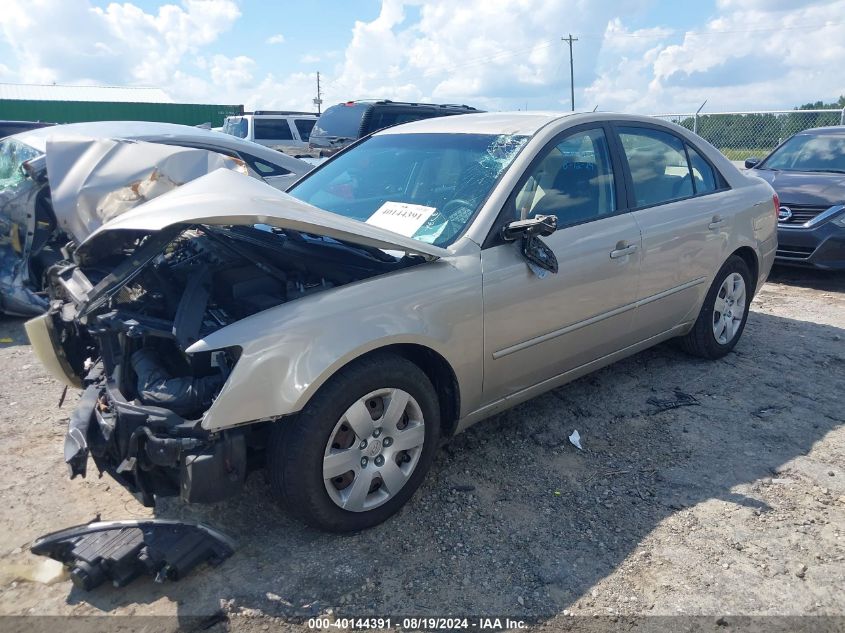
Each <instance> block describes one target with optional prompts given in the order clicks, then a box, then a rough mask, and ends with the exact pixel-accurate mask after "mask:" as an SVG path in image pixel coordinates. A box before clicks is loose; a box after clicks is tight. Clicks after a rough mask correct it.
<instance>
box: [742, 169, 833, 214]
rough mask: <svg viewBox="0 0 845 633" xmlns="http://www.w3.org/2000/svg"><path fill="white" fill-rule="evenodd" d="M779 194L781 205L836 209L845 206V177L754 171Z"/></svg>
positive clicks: (794, 172)
mask: <svg viewBox="0 0 845 633" xmlns="http://www.w3.org/2000/svg"><path fill="white" fill-rule="evenodd" d="M748 173H751V174H754V175H755V176H758V177H759V178H762V179H763V180H765V181H766V182H768V183H769V184H770V185H771V186H772V187H773V188H774V190H775V191H776V192H777V194H778V197H779V198H780V201H781V203H785V204H806V205H811V206H819V207H832V206H834V205H837V204H845V175H843V174H835V173H820V172H800V171H772V170H769V169H752V170H750V171H749V172H748Z"/></svg>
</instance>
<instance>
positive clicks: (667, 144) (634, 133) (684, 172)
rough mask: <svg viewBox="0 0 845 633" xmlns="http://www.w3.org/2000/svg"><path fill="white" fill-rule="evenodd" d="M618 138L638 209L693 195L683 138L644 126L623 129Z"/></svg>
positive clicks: (620, 129)
mask: <svg viewBox="0 0 845 633" xmlns="http://www.w3.org/2000/svg"><path fill="white" fill-rule="evenodd" d="M619 138H620V140H621V141H622V147H623V149H624V151H625V157H626V158H627V160H628V168H629V169H630V172H631V180H632V181H633V185H634V197H635V199H636V201H635V204H636V206H637V207H650V206H654V205H656V204H663V203H665V202H671V201H672V200H680V199H682V198H688V197H690V196H692V195H693V192H694V190H693V184H692V176H691V173H690V166H689V163H688V162H687V154H686V151H685V149H684V143H683V141H681V139H679V138H678V137H677V136H675V135H674V134H670V133H669V132H664V131H662V130H656V129H653V128H645V127H643V128H638V127H620V128H619Z"/></svg>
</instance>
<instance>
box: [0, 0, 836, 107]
mask: <svg viewBox="0 0 845 633" xmlns="http://www.w3.org/2000/svg"><path fill="white" fill-rule="evenodd" d="M240 6H241V5H240V3H239V2H237V0H182V1H181V3H180V4H178V5H177V4H165V5H162V6H161V7H159V8H158V9H156V10H155V11H150V12H147V11H145V10H143V9H141V8H140V7H138V6H136V5H134V4H132V3H131V2H125V3H123V4H117V3H112V4H108V5H107V6H105V8H99V7H97V6H94V5H93V4H92V0H7V1H6V2H5V3H4V7H3V11H2V12H0V33H2V37H3V38H4V39H5V41H6V42H7V44H8V46H9V47H10V48H11V50H12V53H13V57H12V58H10V59H4V60H2V65H0V78H3V79H4V80H6V81H23V82H44V83H50V82H53V81H56V82H60V83H88V82H91V83H101V84H117V85H153V86H159V87H162V88H164V89H165V90H167V91H168V92H169V93H170V94H171V95H172V96H173V97H174V98H176V99H178V100H184V101H205V102H217V103H243V104H244V105H246V106H247V107H249V108H256V107H263V108H270V107H273V108H276V107H278V108H296V109H310V108H311V107H312V104H311V99H312V97H313V96H314V94H315V92H316V86H315V75H314V73H306V72H294V73H292V74H289V75H280V74H277V73H264V72H262V71H260V70H259V69H260V65H259V64H258V63H257V61H256V60H254V59H251V58H250V57H247V56H244V55H236V56H232V57H230V56H226V55H221V54H219V52H218V51H216V50H215V45H216V43H217V42H218V40H219V37H220V35H221V34H222V33H224V32H225V31H227V30H230V29H232V28H233V26H234V25H235V24H236V23H237V22H238V20H239V18H240V17H241V9H240V8H239V7H240ZM244 6H247V5H244ZM653 9H654V2H653V0H498V1H497V2H490V1H489V0H463V2H461V3H454V2H453V1H451V0H425V1H424V2H423V1H422V0H382V4H381V11H380V12H379V15H378V16H377V17H376V18H375V19H373V20H370V21H357V22H355V24H354V27H353V28H352V31H351V33H350V37H349V40H348V42H346V43H345V48H343V50H342V51H341V50H339V48H340V47H341V46H342V45H343V44H344V43H343V42H339V46H338V47H337V48H333V49H331V50H327V51H319V54H315V53H308V54H304V55H302V56H301V57H300V58H299V60H298V61H299V63H300V65H301V67H302V68H303V69H309V68H314V64H316V63H317V62H318V61H319V62H320V63H321V65H322V67H321V71H322V79H323V89H324V100H325V103H326V105H328V104H330V103H333V102H339V101H346V100H348V99H355V98H358V99H360V98H372V97H383V98H390V99H396V100H411V101H439V102H461V103H468V104H471V105H476V106H479V107H482V108H486V109H493V110H495V109H513V108H518V107H519V108H521V107H525V106H526V105H527V106H528V107H530V108H559V109H568V108H569V63H568V50H567V47H566V45H565V44H564V43H563V42H562V41H561V40H560V38H561V35H565V34H566V33H562V32H561V28H563V26H562V25H565V27H566V31H567V32H572V34H573V35H574V36H575V37H578V38H579V41H578V42H576V43H575V47H574V52H575V84H576V104H577V105H578V107H580V108H586V109H592V107H593V106H595V105H598V106H599V107H600V108H601V109H603V110H610V109H613V110H625V111H638V112H646V113H653V112H656V111H673V110H674V111H677V110H687V111H688V110H691V109H692V110H694V109H696V108H697V107H698V106H699V105H700V104H701V102H702V101H704V99H708V106H707V109H708V110H711V111H714V110H735V109H769V108H777V107H791V106H793V105H797V104H800V103H803V102H805V101H810V100H816V99H826V100H827V99H834V98H836V97H838V95H839V94H843V93H845V68H843V65H842V63H841V60H842V59H843V58H845V0H817V1H815V2H805V3H797V2H794V1H793V0H715V5H714V8H713V12H714V17H713V18H712V19H710V20H709V21H707V22H706V23H703V24H702V25H701V26H700V27H697V28H695V29H693V30H690V31H687V32H677V31H674V30H672V29H668V28H664V27H662V26H661V25H660V23H659V20H660V15H656V16H655V15H653V14H652V13H649V12H650V11H653ZM620 16H625V17H624V18H621V17H620ZM647 18H650V19H651V20H652V22H653V23H654V25H653V26H648V27H647V28H640V29H637V30H631V28H630V27H629V24H631V23H634V22H635V21H636V23H638V24H642V23H643V22H644V21H646V19H647ZM646 24H647V22H646ZM822 25H824V26H822ZM808 27H815V28H808ZM45 33H49V36H48V37H45ZM281 42H284V37H283V36H282V34H275V35H272V36H270V37H268V38H267V40H266V43H268V44H276V43H281Z"/></svg>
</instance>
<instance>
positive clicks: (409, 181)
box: [290, 134, 528, 246]
mask: <svg viewBox="0 0 845 633" xmlns="http://www.w3.org/2000/svg"><path fill="white" fill-rule="evenodd" d="M527 140H528V137H526V136H515V135H496V134H385V135H381V136H374V137H373V138H371V139H369V140H368V141H365V142H364V143H362V144H361V145H359V146H358V147H357V148H355V150H354V151H351V152H347V153H345V154H341V155H340V156H338V157H337V158H335V159H334V160H333V161H331V162H330V163H328V164H327V165H325V166H324V167H323V168H322V169H320V170H318V171H317V172H316V173H314V174H313V175H312V176H310V177H309V178H306V179H305V180H304V181H303V182H301V183H300V184H298V185H296V186H295V187H294V188H293V189H291V190H290V193H291V195H293V196H295V197H297V198H299V199H300V200H303V201H305V202H308V203H310V204H313V205H314V206H317V207H320V208H321V209H325V210H327V211H332V212H333V213H337V214H339V215H343V216H346V217H348V218H353V219H355V220H360V221H362V222H367V223H368V224H372V225H375V226H380V227H382V228H385V229H389V230H391V231H393V232H395V233H400V234H402V235H405V236H407V237H412V238H414V239H416V240H419V241H421V242H427V243H429V244H434V245H436V246H446V245H448V244H451V243H452V242H453V241H454V240H455V239H456V238H457V237H458V236H459V235H460V234H461V233H462V232H463V230H464V228H465V227H466V226H467V224H468V223H469V220H470V219H471V218H472V217H473V215H474V214H475V212H476V211H477V210H478V209H479V207H480V206H481V204H482V203H483V202H484V200H485V199H486V198H487V195H488V194H489V193H490V190H491V189H492V188H493V185H494V183H495V182H496V180H497V178H498V177H499V175H500V174H501V173H502V172H503V171H504V170H505V168H506V167H507V166H508V165H510V163H511V162H512V161H513V159H514V158H515V157H516V155H517V153H518V152H519V150H520V149H522V147H523V146H524V145H525V143H526V141H527Z"/></svg>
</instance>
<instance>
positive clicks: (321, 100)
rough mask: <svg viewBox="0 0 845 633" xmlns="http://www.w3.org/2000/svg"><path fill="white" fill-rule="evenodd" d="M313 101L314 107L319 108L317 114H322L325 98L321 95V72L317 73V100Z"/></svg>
mask: <svg viewBox="0 0 845 633" xmlns="http://www.w3.org/2000/svg"><path fill="white" fill-rule="evenodd" d="M313 101H314V105H315V106H317V114H322V111H321V110H320V106H322V105H323V97H322V95H321V94H320V73H319V71H318V72H317V96H316V98H314V99H313Z"/></svg>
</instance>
